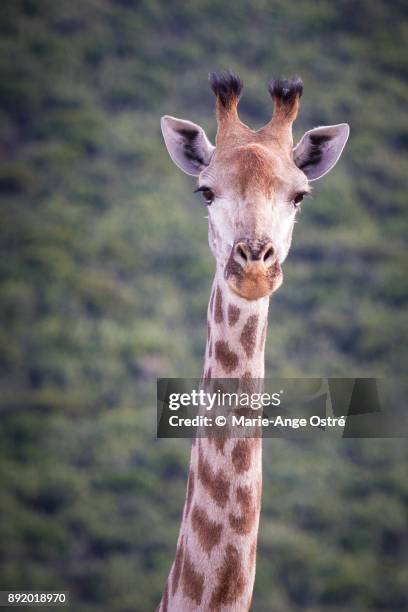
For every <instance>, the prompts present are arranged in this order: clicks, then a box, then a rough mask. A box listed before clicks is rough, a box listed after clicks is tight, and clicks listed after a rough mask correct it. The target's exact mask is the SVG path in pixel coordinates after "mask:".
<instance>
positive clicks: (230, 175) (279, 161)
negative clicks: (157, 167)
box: [161, 73, 349, 300]
mask: <svg viewBox="0 0 408 612" xmlns="http://www.w3.org/2000/svg"><path fill="white" fill-rule="evenodd" d="M210 83H211V87H212V89H213V91H214V93H215V95H216V99H217V122H218V130H217V137H216V147H214V146H213V145H212V144H211V142H210V141H209V139H208V138H207V136H206V134H205V132H204V130H203V129H202V128H201V127H200V126H198V125H196V124H194V123H192V122H191V121H185V120H182V119H176V118H175V117H170V116H167V115H166V116H165V117H163V118H162V122H161V126H162V132H163V136H164V140H165V143H166V146H167V149H168V151H169V154H170V157H171V158H172V159H173V161H174V162H175V164H176V165H177V166H178V167H179V168H181V169H182V170H183V171H184V172H186V173H187V174H190V175H192V176H196V177H198V191H201V192H202V196H203V198H204V202H205V204H207V206H208V226H209V244H210V248H211V250H212V252H213V254H214V256H215V259H216V261H217V267H218V269H219V270H220V271H221V273H222V274H223V276H224V278H225V279H226V281H227V283H228V286H229V288H230V289H231V291H233V292H234V293H235V294H238V295H239V296H240V297H242V298H244V299H247V300H256V299H259V298H262V297H265V296H268V295H271V294H272V293H273V292H274V291H276V290H277V289H278V288H279V286H280V285H281V283H282V269H281V264H282V263H283V261H284V260H285V258H286V256H287V254H288V251H289V248H290V244H291V240H292V231H293V226H294V223H295V218H296V212H297V209H298V205H299V204H300V202H301V200H302V199H303V197H304V196H305V195H308V194H309V193H310V190H311V189H310V185H309V183H310V182H311V181H314V180H316V179H318V178H320V177H321V176H323V175H324V174H326V173H327V172H328V171H329V170H330V169H331V168H332V167H333V166H334V165H335V164H336V162H337V161H338V159H339V157H340V155H341V153H342V151H343V148H344V146H345V144H346V142H347V139H348V135H349V126H348V125H347V124H345V123H342V124H339V125H332V126H324V127H318V128H314V129H313V130H309V131H308V132H306V134H305V135H304V136H303V138H302V139H301V140H300V142H299V143H298V144H297V145H296V146H295V147H294V148H293V139H292V124H293V121H294V120H295V118H296V116H297V113H298V110H299V101H300V96H301V94H302V90H303V84H302V81H301V80H300V79H298V78H296V79H294V80H293V81H287V80H276V81H273V82H271V83H270V85H269V91H270V94H271V96H272V98H273V100H274V112H273V116H272V119H271V121H270V122H269V123H268V124H267V125H265V126H264V127H263V128H262V129H260V130H258V131H257V132H255V131H253V130H251V129H250V128H248V127H247V126H246V125H244V124H243V123H242V122H241V121H240V120H239V117H238V113H237V105H238V101H239V98H240V95H241V91H242V81H241V80H240V79H239V77H238V76H237V75H235V74H233V73H226V74H221V75H214V74H213V75H210Z"/></svg>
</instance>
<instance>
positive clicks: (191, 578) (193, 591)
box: [183, 550, 204, 606]
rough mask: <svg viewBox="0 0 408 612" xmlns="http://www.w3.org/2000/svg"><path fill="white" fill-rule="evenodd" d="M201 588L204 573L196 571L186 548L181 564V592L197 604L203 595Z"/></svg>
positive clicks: (202, 588)
mask: <svg viewBox="0 0 408 612" xmlns="http://www.w3.org/2000/svg"><path fill="white" fill-rule="evenodd" d="M203 590H204V574H200V572H197V571H196V569H195V567H194V564H193V562H192V561H191V559H190V555H189V552H188V550H186V554H185V556H184V564H183V593H184V595H185V596H186V597H189V598H190V599H191V600H192V601H194V602H195V603H196V604H197V605H198V606H199V605H200V604H201V599H202V597H203Z"/></svg>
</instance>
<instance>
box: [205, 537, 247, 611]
mask: <svg viewBox="0 0 408 612" xmlns="http://www.w3.org/2000/svg"><path fill="white" fill-rule="evenodd" d="M217 574H218V582H217V586H216V587H215V589H214V591H213V593H212V595H211V600H210V610H216V611H217V612H218V611H220V610H221V609H222V607H223V606H229V605H232V604H233V603H235V602H236V601H237V599H239V598H240V597H241V595H242V594H243V592H244V589H245V577H244V573H243V570H242V561H241V556H240V553H239V551H238V549H237V548H236V547H235V546H233V545H232V544H228V545H227V547H226V549H225V555H224V559H223V562H222V565H221V566H220V567H219V568H218V570H217Z"/></svg>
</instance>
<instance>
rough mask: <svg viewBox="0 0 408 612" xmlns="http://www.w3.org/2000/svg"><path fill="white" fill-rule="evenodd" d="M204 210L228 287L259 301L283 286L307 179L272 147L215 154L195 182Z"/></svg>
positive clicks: (250, 146) (252, 146) (257, 146)
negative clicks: (206, 211)
mask: <svg viewBox="0 0 408 612" xmlns="http://www.w3.org/2000/svg"><path fill="white" fill-rule="evenodd" d="M198 184H199V190H200V191H202V194H203V198H204V202H205V203H206V204H207V206H208V229H209V245H210V248H211V251H212V253H213V255H214V257H215V259H216V262H217V266H218V268H219V269H220V270H221V271H222V274H223V275H224V278H225V279H226V281H227V283H228V286H229V288H230V289H231V290H232V291H233V292H234V293H236V294H238V295H239V296H241V297H243V298H245V299H248V300H253V299H259V298H261V297H265V296H268V295H271V294H272V293H273V292H274V291H276V290H277V289H278V288H279V287H280V285H281V283H282V269H281V264H282V263H283V261H284V260H285V258H286V256H287V254H288V251H289V248H290V244H291V240H292V231H293V227H294V223H295V218H296V213H297V211H298V208H299V205H300V202H301V200H302V199H303V197H304V196H305V195H307V194H308V193H309V191H310V187H309V185H308V181H307V178H306V176H305V175H304V173H303V172H302V171H300V170H299V169H298V168H297V167H296V165H295V164H294V162H293V161H292V160H291V159H290V157H289V156H284V155H282V154H280V151H279V149H278V148H277V147H276V149H274V147H268V148H267V147H265V146H263V145H261V144H257V143H250V144H246V145H243V146H239V147H237V148H234V149H233V150H232V151H230V150H229V151H217V152H216V153H215V154H214V155H213V157H212V159H211V162H210V164H209V166H208V167H207V168H205V169H204V170H203V171H202V172H201V173H200V176H199V179H198Z"/></svg>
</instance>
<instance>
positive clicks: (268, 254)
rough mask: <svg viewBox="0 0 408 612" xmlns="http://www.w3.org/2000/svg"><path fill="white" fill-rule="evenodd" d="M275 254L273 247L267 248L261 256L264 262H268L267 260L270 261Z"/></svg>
mask: <svg viewBox="0 0 408 612" xmlns="http://www.w3.org/2000/svg"><path fill="white" fill-rule="evenodd" d="M274 254H275V249H274V248H273V247H269V249H267V251H266V252H265V254H264V256H263V260H264V261H268V259H272V257H273V256H274Z"/></svg>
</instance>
